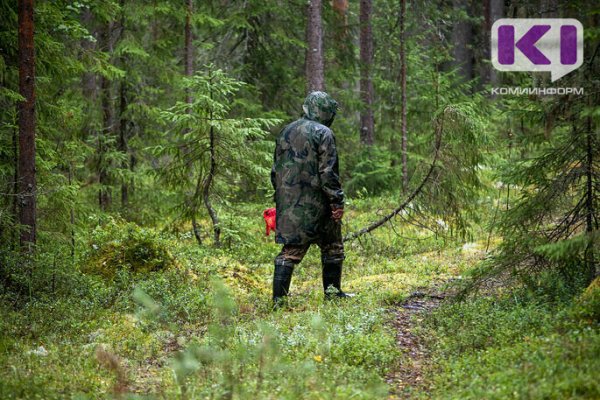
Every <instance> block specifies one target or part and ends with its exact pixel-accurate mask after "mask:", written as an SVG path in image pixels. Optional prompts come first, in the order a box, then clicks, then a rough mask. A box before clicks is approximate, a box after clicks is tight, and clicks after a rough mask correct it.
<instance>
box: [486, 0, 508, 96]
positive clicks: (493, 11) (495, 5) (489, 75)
mask: <svg viewBox="0 0 600 400" xmlns="http://www.w3.org/2000/svg"><path fill="white" fill-rule="evenodd" d="M483 7H484V9H483V14H484V19H483V27H482V29H483V37H484V43H483V57H484V58H483V59H484V60H485V61H488V62H485V63H482V64H481V82H482V83H483V84H484V85H485V84H489V85H491V86H492V87H496V86H498V84H499V83H500V80H499V76H498V71H496V69H495V68H494V67H493V65H492V63H491V61H490V60H491V34H492V25H494V22H496V21H497V20H499V19H500V18H502V16H503V15H504V1H503V0H485V1H484V3H483Z"/></svg>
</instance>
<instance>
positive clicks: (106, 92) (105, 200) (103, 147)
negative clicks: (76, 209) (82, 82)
mask: <svg viewBox="0 0 600 400" xmlns="http://www.w3.org/2000/svg"><path fill="white" fill-rule="evenodd" d="M112 30H113V23H112V22H109V23H108V24H106V25H105V27H104V29H103V32H102V45H103V50H104V51H106V52H108V54H109V57H110V55H111V54H112ZM111 86H112V85H111V82H110V80H109V79H108V78H107V77H105V76H102V77H101V78H100V92H101V103H102V132H101V133H99V135H98V158H99V163H98V183H99V184H100V190H99V191H98V203H99V206H100V209H101V210H103V211H106V210H108V208H109V207H110V204H111V200H112V199H111V192H110V187H109V185H110V180H109V173H108V172H109V167H110V161H109V160H108V159H107V158H106V153H107V152H109V150H110V145H111V139H112V138H111V136H112V135H113V130H114V109H113V100H112V90H111Z"/></svg>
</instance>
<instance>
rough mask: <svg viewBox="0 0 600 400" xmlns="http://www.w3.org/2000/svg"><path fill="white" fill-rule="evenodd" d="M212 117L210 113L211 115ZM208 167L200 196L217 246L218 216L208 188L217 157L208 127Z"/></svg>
mask: <svg viewBox="0 0 600 400" xmlns="http://www.w3.org/2000/svg"><path fill="white" fill-rule="evenodd" d="M211 119H212V115H211ZM209 145H210V167H209V170H208V175H207V176H206V179H204V184H203V187H202V195H203V196H202V197H203V199H204V205H205V206H206V210H207V211H208V215H209V216H210V219H211V220H212V224H213V234H214V241H215V246H217V247H219V246H220V245H221V228H220V226H219V217H218V216H217V212H216V211H215V209H214V208H213V206H212V204H211V201H210V189H211V186H212V181H213V178H214V176H215V172H216V168H217V159H216V154H215V151H216V143H215V132H214V128H213V127H212V126H211V127H210V144H209Z"/></svg>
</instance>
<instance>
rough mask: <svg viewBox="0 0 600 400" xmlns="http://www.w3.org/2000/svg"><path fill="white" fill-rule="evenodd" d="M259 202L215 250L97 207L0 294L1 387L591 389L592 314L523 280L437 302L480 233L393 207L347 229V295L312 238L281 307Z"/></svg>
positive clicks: (78, 393) (595, 335)
mask: <svg viewBox="0 0 600 400" xmlns="http://www.w3.org/2000/svg"><path fill="white" fill-rule="evenodd" d="M262 208H263V206H261V205H252V204H248V205H241V206H238V207H237V208H236V210H234V211H230V212H231V214H230V215H226V214H225V213H224V215H223V221H224V222H223V231H224V233H225V238H224V239H225V240H224V246H223V247H222V248H220V249H215V248H212V247H210V246H202V247H201V246H198V245H197V244H196V242H195V240H194V237H193V235H191V233H190V230H189V226H185V225H184V226H177V225H167V226H164V227H160V229H151V228H141V227H138V226H136V225H135V224H132V223H126V222H124V221H122V220H118V219H106V220H105V222H106V223H105V225H103V226H102V227H101V228H96V229H95V230H93V231H90V233H88V234H86V235H85V237H82V238H81V242H80V248H79V249H78V250H79V251H78V253H79V258H78V260H76V262H75V263H74V264H73V263H72V262H70V261H69V258H68V257H66V256H65V255H64V254H63V255H62V257H61V254H57V255H56V256H55V257H52V256H50V257H48V258H47V259H46V262H45V263H44V262H43V260H40V261H39V264H38V266H37V269H36V270H35V271H34V273H33V277H32V279H33V280H34V282H36V283H35V284H33V285H31V286H30V289H31V290H30V293H31V294H30V295H24V294H21V295H20V296H16V295H15V294H14V293H11V292H10V291H6V290H5V291H4V293H3V295H2V301H1V302H0V305H1V307H2V309H1V310H0V311H1V313H2V319H1V320H0V332H1V333H0V335H1V336H0V398H3V399H4V398H7V399H11V398H35V397H37V398H44V399H52V398H56V399H59V398H65V397H66V398H79V399H82V398H113V397H115V396H121V397H124V398H169V399H171V398H189V399H196V398H198V399H199V398H215V399H216V398H236V399H246V398H272V399H275V398H289V399H296V398H297V399H300V398H302V399H322V398H340V399H345V398H358V399H360V398H363V399H372V398H386V397H390V398H406V397H410V398H507V397H521V398H522V397H523V396H525V397H529V398H541V397H544V398H565V397H581V398H594V397H598V395H599V394H600V388H599V385H600V384H599V383H598V382H597V380H596V379H594V378H593V377H594V375H595V371H597V370H598V367H600V365H599V363H600V361H599V360H598V357H596V356H594V355H597V354H600V333H599V329H598V325H597V323H594V322H593V321H589V320H586V319H582V318H579V317H577V314H576V312H575V311H573V309H571V308H569V307H565V306H560V304H558V303H556V302H555V303H552V302H544V303H541V302H537V301H534V300H533V299H532V298H531V297H527V296H529V294H527V293H525V292H524V293H522V294H518V295H514V294H511V295H510V296H508V297H507V296H504V295H503V294H502V293H497V294H494V295H486V296H483V297H481V296H474V297H473V299H468V300H467V301H466V302H463V303H455V302H451V301H441V302H439V304H438V301H437V300H438V299H436V297H437V296H440V297H441V296H442V293H443V291H444V290H446V289H445V287H444V286H443V285H442V284H443V283H444V282H447V281H448V280H450V279H454V280H457V281H460V280H461V278H462V277H465V276H466V275H468V274H469V273H470V271H471V270H472V269H473V268H474V267H475V266H476V265H477V264H478V263H479V261H480V260H481V259H482V258H483V257H484V256H485V254H486V252H485V251H484V248H485V245H484V244H481V243H483V242H484V241H485V240H483V241H477V240H475V241H473V242H470V243H466V244H465V243H463V242H461V241H458V240H452V239H450V238H446V239H444V238H442V237H441V236H439V235H438V236H436V235H435V234H433V233H432V232H430V231H426V230H422V229H418V228H414V227H411V226H409V225H405V226H403V224H401V223H399V222H397V223H396V226H395V229H389V228H387V227H386V228H382V229H380V230H377V231H375V232H374V234H373V235H372V236H369V237H367V238H365V239H363V240H361V241H354V242H352V243H349V244H347V246H346V249H347V255H348V257H347V261H346V263H345V277H344V288H345V289H346V290H348V291H354V292H357V293H359V295H358V296H357V297H356V298H353V299H350V300H348V301H334V302H325V301H324V300H323V295H322V292H321V290H320V287H321V283H320V282H321V276H320V264H319V262H320V260H319V253H318V249H317V248H311V250H310V251H309V253H308V254H307V256H306V258H305V260H304V261H303V262H302V264H300V266H299V267H297V268H296V271H295V273H294V279H293V281H292V295H291V296H290V299H289V305H288V307H287V309H285V310H281V311H278V312H272V311H271V302H270V295H271V274H272V259H273V257H274V255H276V254H277V251H278V246H277V245H275V244H274V243H273V242H272V237H268V238H267V237H265V235H264V225H263V222H262V218H261V211H262ZM387 208H389V206H388V205H387V199H385V198H378V199H373V198H370V199H364V200H356V201H353V202H352V203H350V204H349V206H348V210H347V216H346V224H345V226H344V229H345V230H347V231H351V230H354V229H356V228H357V227H361V226H364V225H365V224H366V222H368V221H369V220H371V219H372V218H373V216H374V215H375V214H377V213H378V212H380V210H386V209H387ZM203 230H204V231H205V232H209V226H208V224H207V222H206V221H205V222H204V225H203ZM482 236H483V235H482ZM140 259H141V260H142V261H143V262H140ZM57 260H58V261H57ZM117 266H121V267H119V268H116V267H117ZM124 267H126V268H124ZM130 270H137V271H138V272H137V273H133V272H131V271H130ZM148 270H161V271H158V272H148ZM15 271H18V270H15ZM14 276H15V278H14V279H17V278H18V277H19V276H20V275H18V273H17V272H14ZM23 279H25V278H23ZM432 295H433V297H432ZM557 304H558V305H557Z"/></svg>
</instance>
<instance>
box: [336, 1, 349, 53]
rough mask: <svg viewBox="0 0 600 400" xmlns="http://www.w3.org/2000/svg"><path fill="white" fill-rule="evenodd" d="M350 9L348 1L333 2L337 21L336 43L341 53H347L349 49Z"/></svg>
mask: <svg viewBox="0 0 600 400" xmlns="http://www.w3.org/2000/svg"><path fill="white" fill-rule="evenodd" d="M348 7H349V4H348V0H333V11H335V21H336V31H335V41H336V45H337V47H338V48H339V49H340V50H341V53H345V50H346V48H347V47H348V46H347V41H348Z"/></svg>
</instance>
